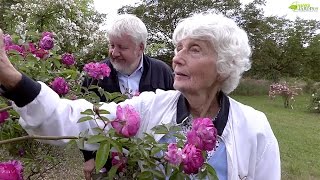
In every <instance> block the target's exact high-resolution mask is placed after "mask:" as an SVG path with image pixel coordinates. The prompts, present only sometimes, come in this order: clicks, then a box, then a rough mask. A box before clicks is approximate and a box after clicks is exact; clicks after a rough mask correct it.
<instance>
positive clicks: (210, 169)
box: [205, 163, 218, 180]
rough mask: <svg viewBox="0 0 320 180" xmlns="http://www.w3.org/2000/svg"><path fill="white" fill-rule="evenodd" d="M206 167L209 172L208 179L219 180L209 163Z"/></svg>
mask: <svg viewBox="0 0 320 180" xmlns="http://www.w3.org/2000/svg"><path fill="white" fill-rule="evenodd" d="M205 166H206V170H207V171H208V178H209V179H210V180H218V176H217V173H216V171H215V170H214V168H213V167H212V166H210V164H208V163H206V164H205Z"/></svg>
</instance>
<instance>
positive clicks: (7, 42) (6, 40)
mask: <svg viewBox="0 0 320 180" xmlns="http://www.w3.org/2000/svg"><path fill="white" fill-rule="evenodd" d="M3 39H4V45H5V46H11V45H12V44H13V42H12V38H11V36H10V35H9V34H4V35H3Z"/></svg>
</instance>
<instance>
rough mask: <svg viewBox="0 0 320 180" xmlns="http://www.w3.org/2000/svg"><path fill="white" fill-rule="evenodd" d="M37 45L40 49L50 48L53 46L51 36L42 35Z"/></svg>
mask: <svg viewBox="0 0 320 180" xmlns="http://www.w3.org/2000/svg"><path fill="white" fill-rule="evenodd" d="M39 46H40V48H41V49H44V50H50V49H52V48H53V46H54V42H53V38H51V37H50V36H44V37H43V38H42V39H41V40H40V42H39Z"/></svg>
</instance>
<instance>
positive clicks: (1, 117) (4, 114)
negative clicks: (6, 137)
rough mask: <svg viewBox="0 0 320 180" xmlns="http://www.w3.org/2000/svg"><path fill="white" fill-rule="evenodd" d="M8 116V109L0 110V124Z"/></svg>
mask: <svg viewBox="0 0 320 180" xmlns="http://www.w3.org/2000/svg"><path fill="white" fill-rule="evenodd" d="M9 116H10V115H9V113H8V111H2V112H0V124H2V123H4V122H6V119H8V118H9Z"/></svg>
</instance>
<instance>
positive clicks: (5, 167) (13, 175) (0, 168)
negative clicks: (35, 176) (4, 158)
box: [0, 160, 23, 180]
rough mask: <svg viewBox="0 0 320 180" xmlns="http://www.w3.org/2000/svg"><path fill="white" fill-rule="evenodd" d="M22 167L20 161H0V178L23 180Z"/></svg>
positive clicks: (4, 179)
mask: <svg viewBox="0 0 320 180" xmlns="http://www.w3.org/2000/svg"><path fill="white" fill-rule="evenodd" d="M22 173H23V167H22V164H21V162H20V161H16V160H11V161H8V162H2V163H0V179H3V180H23V174H22Z"/></svg>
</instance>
